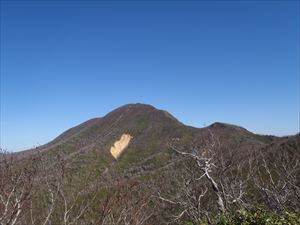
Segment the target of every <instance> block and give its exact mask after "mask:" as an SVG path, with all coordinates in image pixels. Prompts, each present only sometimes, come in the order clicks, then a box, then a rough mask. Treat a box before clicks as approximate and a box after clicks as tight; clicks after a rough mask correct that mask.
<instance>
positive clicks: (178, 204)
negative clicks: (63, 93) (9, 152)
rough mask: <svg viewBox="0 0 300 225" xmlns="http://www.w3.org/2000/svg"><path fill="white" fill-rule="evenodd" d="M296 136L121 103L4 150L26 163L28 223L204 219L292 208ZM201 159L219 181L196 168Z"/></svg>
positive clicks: (296, 206)
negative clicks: (26, 146) (119, 144)
mask: <svg viewBox="0 0 300 225" xmlns="http://www.w3.org/2000/svg"><path fill="white" fill-rule="evenodd" d="M124 134H128V135H130V136H131V137H132V139H131V140H130V141H129V144H128V146H126V148H125V149H122V150H123V152H122V154H121V155H120V157H118V158H117V159H116V158H114V157H113V156H112V154H111V153H110V149H111V147H112V146H114V143H115V142H116V141H118V140H119V139H120V138H121V137H122V135H124ZM299 145H300V135H299V134H298V135H295V136H289V137H283V138H281V137H275V136H266V135H257V134H253V133H251V132H249V131H248V130H246V129H244V128H241V127H238V126H234V125H230V124H224V123H214V124H212V125H210V126H208V127H205V128H194V127H190V126H186V125H184V124H183V123H181V122H180V121H178V120H177V119H176V118H175V117H173V116H172V115H171V114H170V113H168V112H167V111H164V110H158V109H156V108H154V107H153V106H150V105H145V104H128V105H124V106H122V107H120V108H118V109H115V110H114V111H112V112H110V113H108V114H107V115H105V116H104V117H101V118H95V119H91V120H89V121H87V122H84V123H82V124H80V125H78V126H76V127H74V128H71V129H69V130H67V131H66V132H64V133H63V134H61V135H60V136H58V137H57V138H56V139H54V140H53V141H51V142H49V143H48V144H46V145H44V146H40V147H38V148H36V149H31V150H27V151H23V152H20V153H17V154H14V155H13V157H14V160H15V165H18V166H17V167H18V168H24V167H25V168H27V167H30V166H32V165H33V164H35V171H36V172H35V174H36V175H35V178H34V182H36V186H35V185H33V184H32V186H33V188H34V189H36V190H34V192H35V193H39V194H37V195H36V196H34V195H33V194H31V196H33V197H32V198H31V200H30V202H31V204H36V205H38V207H33V214H34V215H38V216H37V219H36V221H37V223H33V224H38V223H42V222H45V221H46V224H107V225H109V224H124V225H125V224H133V225H134V224H149V225H150V224H158V225H159V224H165V223H171V224H172V223H173V224H185V223H189V222H190V223H194V224H198V223H200V220H201V221H202V222H203V223H211V224H213V223H217V222H216V221H217V220H216V219H215V218H218V219H220V216H222V215H228V214H232V213H233V214H234V213H235V212H238V211H239V210H242V209H247V210H253V209H254V208H255V207H256V206H258V205H261V206H263V207H264V208H266V210H269V211H271V212H275V213H279V214H280V213H282V212H285V210H290V209H293V210H295V211H296V212H299V203H297V202H298V199H299V196H298V194H300V191H299V187H300V184H299V180H300V179H299V175H298V174H299V172H300V170H299V166H298V160H299ZM183 153H185V154H183ZM195 156H197V157H198V158H197V157H195ZM205 159H209V160H208V161H205ZM201 160H202V161H201ZM33 162H34V163H33ZM201 163H203V164H201ZM205 163H211V165H210V166H211V167H210V168H209V170H208V174H209V175H211V176H212V178H213V179H214V181H215V182H216V183H217V185H218V189H220V190H216V189H215V188H214V187H213V186H212V185H211V184H212V183H211V181H210V180H209V179H207V178H208V177H205V176H204V175H203V173H204V167H205V165H206V164H205ZM200 164H201V165H200ZM283 165H284V167H282V166H283ZM15 167H16V166H15ZM286 170H288V171H286ZM283 177H284V179H283ZM286 177H287V178H286ZM285 183H287V184H286V186H284V184H285ZM37 184H38V185H37ZM286 187H288V188H289V189H287V190H284V188H286ZM50 189H51V191H49V190H50ZM290 189H291V190H292V189H293V192H291V190H290ZM53 190H54V191H53ZM55 190H56V191H55ZM205 190H206V191H205ZM268 191H269V192H270V193H269V192H268ZM287 192H288V193H287ZM238 193H243V194H242V195H241V196H237V195H239V194H238ZM55 194H56V195H55ZM201 194H203V196H202V195H201ZM218 194H220V196H221V198H222V199H223V201H224V203H225V206H224V208H225V210H223V211H222V210H221V211H220V208H219V205H218V199H217V196H218ZM51 196H57V197H56V199H55V201H56V204H51V202H52V201H51V198H50V197H51ZM201 196H202V197H201ZM239 197H240V198H239ZM277 198H278V200H277ZM274 199H275V200H274ZM67 203H68V204H67ZM24 205H27V206H26V207H28V205H29V203H26V204H24ZM52 205H53V207H51V206H52ZM280 205H282V208H281V207H280ZM69 206H70V207H69ZM71 206H73V207H71ZM52 208H53V210H52V212H51V213H50V214H49V212H50V211H51V210H50V209H52ZM69 208H70V210H69V211H68V210H67V209H69ZM0 209H1V206H0ZM22 213H23V214H24V215H23V217H22V218H23V221H24V220H25V221H27V220H29V218H30V216H29V215H26V213H25V212H24V211H23V212H22ZM66 215H68V217H66ZM45 218H48V219H47V220H46V219H45ZM17 224H18V223H17ZM19 224H21V223H19Z"/></svg>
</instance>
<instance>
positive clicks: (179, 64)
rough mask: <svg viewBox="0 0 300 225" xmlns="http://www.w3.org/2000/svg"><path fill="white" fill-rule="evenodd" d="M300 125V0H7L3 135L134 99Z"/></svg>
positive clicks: (211, 116)
mask: <svg viewBox="0 0 300 225" xmlns="http://www.w3.org/2000/svg"><path fill="white" fill-rule="evenodd" d="M135 102H141V103H148V104H152V105H154V106H155V107H157V108H161V109H165V110H167V111H169V112H171V113H172V114H173V115H174V116H175V117H177V118H178V119H179V120H180V121H182V122H184V123H185V124H188V125H193V126H196V127H203V126H204V125H209V124H210V123H213V122H216V121H220V122H226V123H232V124H237V125H240V126H243V127H245V128H247V129H248V130H250V131H252V132H255V133H259V134H275V135H289V134H295V133H297V132H299V1H271V0H268V1H130V2H125V1H110V2H105V1H1V147H2V148H4V149H7V150H11V151H17V150H22V149H26V148H30V147H33V146H35V145H37V144H43V143H46V142H48V141H50V140H51V139H53V138H54V137H56V136H57V135H59V134H60V133H61V132H63V131H65V130H66V129H68V128H70V127H72V126H74V125H77V124H79V123H81V122H84V121H85V120H87V119H90V118H93V117H100V116H103V115H105V114H106V113H107V112H109V111H111V110H112V109H114V108H116V107H118V106H121V105H123V104H126V103H135Z"/></svg>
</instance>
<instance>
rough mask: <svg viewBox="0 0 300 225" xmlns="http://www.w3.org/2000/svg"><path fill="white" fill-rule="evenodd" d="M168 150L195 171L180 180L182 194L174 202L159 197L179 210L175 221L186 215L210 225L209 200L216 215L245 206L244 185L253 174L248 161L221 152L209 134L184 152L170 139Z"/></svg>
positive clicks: (210, 210) (219, 146)
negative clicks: (172, 151)
mask: <svg viewBox="0 0 300 225" xmlns="http://www.w3.org/2000/svg"><path fill="white" fill-rule="evenodd" d="M178 142H179V143H178ZM198 142H199V141H198ZM170 147H171V149H173V150H174V151H175V152H176V153H177V154H179V155H181V156H182V157H183V158H186V159H192V161H190V160H189V161H188V162H194V163H195V166H194V168H191V169H188V170H187V172H188V176H186V175H185V179H181V180H183V182H182V183H183V184H182V185H181V188H180V191H179V192H180V193H181V194H180V195H179V196H177V198H175V199H174V198H173V199H170V198H166V197H164V196H162V195H160V194H159V195H158V197H159V198H160V199H161V200H163V201H166V202H169V203H170V204H173V205H178V206H180V207H181V208H182V211H181V212H179V214H178V215H177V216H176V217H175V219H179V218H180V217H182V216H183V215H184V214H186V215H188V217H189V218H193V219H194V220H195V221H196V220H198V219H199V218H206V219H207V221H208V222H209V223H212V221H211V216H210V214H211V213H212V212H213V211H214V210H213V208H211V207H210V206H209V205H210V204H207V202H208V201H209V202H210V203H212V200H211V199H215V200H214V204H213V205H215V206H216V207H215V208H216V209H217V211H218V212H219V214H225V213H227V212H230V211H232V210H234V209H236V208H239V207H246V206H247V202H246V201H245V200H244V198H245V195H246V191H247V184H248V182H249V181H250V179H251V178H252V175H253V174H254V170H253V165H252V160H251V158H248V159H247V160H245V161H243V162H242V161H239V160H238V159H237V158H236V157H237V155H236V154H235V152H234V150H233V149H224V148H222V146H221V144H220V142H219V140H218V138H217V137H216V136H215V135H214V134H213V132H211V131H209V133H208V135H207V136H205V139H204V140H203V141H202V142H200V144H195V145H194V146H189V147H188V148H186V147H184V146H183V147H182V145H180V140H179V139H173V140H172V142H171V143H170ZM236 149H238V146H236ZM189 164H190V163H189ZM212 194H213V195H214V197H213V196H211V195H212ZM204 202H206V204H203V203H204Z"/></svg>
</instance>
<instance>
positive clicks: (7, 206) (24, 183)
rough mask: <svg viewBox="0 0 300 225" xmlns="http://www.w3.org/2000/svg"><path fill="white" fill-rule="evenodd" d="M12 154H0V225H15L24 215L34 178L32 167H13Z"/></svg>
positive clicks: (34, 169) (13, 159)
mask: <svg viewBox="0 0 300 225" xmlns="http://www.w3.org/2000/svg"><path fill="white" fill-rule="evenodd" d="M15 161H16V159H15V158H14V157H13V155H12V154H10V153H7V152H4V151H1V152H0V224H3V225H15V224H18V222H19V220H20V219H21V218H22V217H23V216H24V213H26V208H27V205H28V203H29V199H30V197H31V195H32V188H33V184H34V180H35V177H36V168H35V167H34V166H32V165H20V167H16V166H15Z"/></svg>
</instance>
